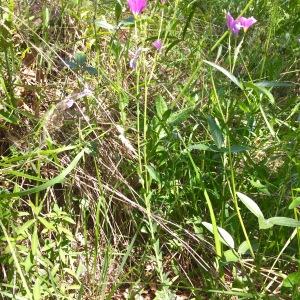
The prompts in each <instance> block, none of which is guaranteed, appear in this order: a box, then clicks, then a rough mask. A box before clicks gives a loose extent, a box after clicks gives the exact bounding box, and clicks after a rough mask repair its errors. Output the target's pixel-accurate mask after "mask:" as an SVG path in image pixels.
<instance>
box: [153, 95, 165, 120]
mask: <svg viewBox="0 0 300 300" xmlns="http://www.w3.org/2000/svg"><path fill="white" fill-rule="evenodd" d="M155 108H156V113H157V115H158V116H159V118H160V119H161V118H162V116H163V115H164V113H165V112H166V111H167V110H168V106H167V103H166V101H165V99H164V98H163V97H162V96H159V97H158V98H157V99H156V101H155Z"/></svg>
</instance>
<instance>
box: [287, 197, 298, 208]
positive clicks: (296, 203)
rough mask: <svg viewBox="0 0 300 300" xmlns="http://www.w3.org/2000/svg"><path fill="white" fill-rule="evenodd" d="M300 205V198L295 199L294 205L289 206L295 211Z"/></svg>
mask: <svg viewBox="0 0 300 300" xmlns="http://www.w3.org/2000/svg"><path fill="white" fill-rule="evenodd" d="M299 205H300V197H296V198H293V201H292V203H291V204H290V205H289V209H294V208H296V207H297V206H299Z"/></svg>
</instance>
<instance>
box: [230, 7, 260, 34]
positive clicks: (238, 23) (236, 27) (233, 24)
mask: <svg viewBox="0 0 300 300" xmlns="http://www.w3.org/2000/svg"><path fill="white" fill-rule="evenodd" d="M226 22H227V27H228V29H229V30H230V31H231V32H232V33H233V34H234V35H238V33H239V31H240V30H241V28H243V29H244V31H245V32H246V31H247V30H248V28H249V27H251V26H252V25H254V24H255V23H256V22H257V20H256V19H255V18H254V17H251V18H245V17H239V18H237V19H236V20H235V19H234V18H233V17H232V16H231V14H230V13H229V12H228V13H227V15H226Z"/></svg>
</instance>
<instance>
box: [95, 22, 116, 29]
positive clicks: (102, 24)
mask: <svg viewBox="0 0 300 300" xmlns="http://www.w3.org/2000/svg"><path fill="white" fill-rule="evenodd" d="M95 26H96V27H100V28H103V29H106V30H108V31H114V30H116V26H114V25H111V24H109V23H108V22H107V21H106V20H96V21H95Z"/></svg>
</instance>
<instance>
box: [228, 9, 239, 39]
mask: <svg viewBox="0 0 300 300" xmlns="http://www.w3.org/2000/svg"><path fill="white" fill-rule="evenodd" d="M226 22H227V27H228V29H229V30H230V31H231V32H232V33H233V34H234V35H238V33H239V31H240V29H241V24H240V23H239V22H237V21H236V20H235V19H234V18H233V17H232V15H231V14H230V13H227V14H226Z"/></svg>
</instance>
